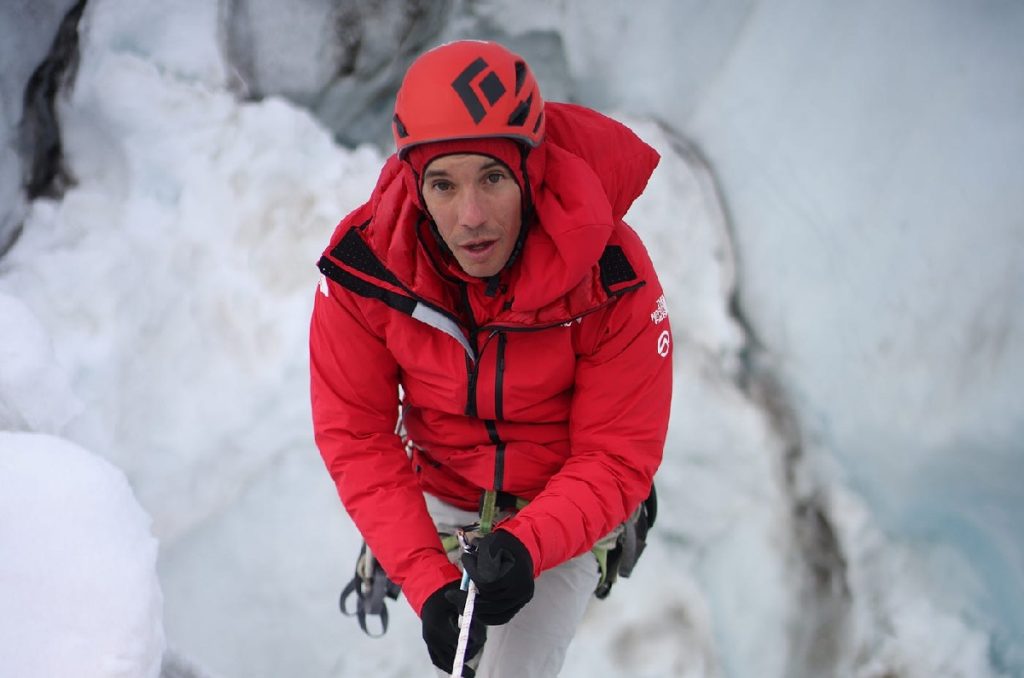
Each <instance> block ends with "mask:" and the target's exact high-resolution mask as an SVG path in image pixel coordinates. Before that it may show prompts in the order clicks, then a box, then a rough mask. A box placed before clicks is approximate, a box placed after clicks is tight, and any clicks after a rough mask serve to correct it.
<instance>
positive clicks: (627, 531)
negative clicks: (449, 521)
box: [339, 485, 658, 638]
mask: <svg viewBox="0 0 1024 678" xmlns="http://www.w3.org/2000/svg"><path fill="white" fill-rule="evenodd" d="M527 503H528V502H526V501H525V500H523V499H518V498H516V497H514V496H513V495H511V494H508V493H505V492H495V491H490V490H489V491H487V492H485V493H484V495H483V498H482V499H481V503H480V522H479V523H476V524H474V525H467V526H465V527H463V528H461V529H459V530H457V531H456V534H439V535H438V536H439V537H441V546H442V548H444V550H445V552H447V553H454V552H456V550H457V549H459V548H460V547H461V548H462V549H463V550H466V549H467V548H472V544H473V542H474V541H475V540H476V539H479V538H480V537H481V536H483V535H484V534H487V533H488V532H490V531H491V530H492V529H493V527H494V523H495V522H497V521H499V520H500V519H501V518H503V517H504V516H505V515H508V514H509V513H511V512H514V511H517V510H519V509H522V508H523V507H524V506H526V504H527ZM657 515H658V495H657V492H656V491H655V489H654V486H653V485H652V486H651V493H650V495H649V496H648V497H647V499H645V500H644V501H643V502H642V503H641V504H640V506H638V507H637V509H636V510H635V511H634V512H633V514H632V515H631V516H630V517H629V518H628V519H627V520H626V522H624V523H622V524H621V525H619V527H617V528H616V529H615V530H613V531H612V532H611V533H609V534H608V535H607V536H606V537H604V538H603V539H601V540H600V541H599V542H597V544H595V545H594V548H593V549H592V550H593V553H594V556H595V557H596V558H597V563H598V566H599V567H600V570H601V577H600V579H599V580H598V584H597V587H596V588H595V589H594V596H596V597H597V598H598V599H599V600H604V599H605V598H607V597H608V594H609V593H611V590H612V586H613V585H614V584H615V582H616V581H618V578H619V577H627V578H628V577H629V576H630V575H632V574H633V569H634V568H635V567H636V564H637V561H638V560H639V559H640V556H641V555H642V554H643V552H644V549H645V548H646V547H647V533H648V531H649V530H650V529H651V527H653V526H654V521H655V519H656V518H657ZM467 580H468V576H467V575H466V574H465V572H463V580H462V581H463V586H464V587H465V588H463V590H465V591H470V590H472V591H473V592H474V596H473V597H475V588H476V587H475V585H474V584H473V583H472V581H467ZM400 592H401V587H399V586H398V584H396V583H394V582H393V581H391V580H390V579H388V576H387V573H386V572H385V571H384V568H383V567H381V565H380V563H379V562H378V561H377V559H376V558H374V556H373V553H371V552H370V549H369V548H368V547H367V545H366V542H363V546H362V549H361V550H360V551H359V559H358V560H357V561H356V573H355V576H354V577H353V578H352V581H350V582H349V583H348V585H347V586H346V587H345V589H344V590H343V591H342V592H341V599H340V600H339V607H340V608H341V612H342V614H344V615H345V616H348V617H352V616H354V617H356V619H357V620H358V621H359V627H360V628H361V629H362V630H363V632H364V633H366V634H367V635H368V636H370V637H373V638H379V637H380V636H383V635H384V633H385V632H386V631H387V630H388V610H387V606H385V604H384V602H385V598H391V599H392V600H397V599H398V594H399V593H400ZM353 595H354V596H355V597H356V602H355V609H354V610H350V609H349V606H348V599H349V598H350V597H351V596H353ZM470 599H471V598H470V596H467V605H466V606H467V610H468V615H469V616H470V617H471V616H472V607H470V604H469V600H470ZM466 614H467V613H465V612H464V616H466ZM369 616H378V617H380V632H379V633H374V632H372V631H370V630H369V625H368V624H367V621H366V620H367V617H369ZM462 630H463V629H462V626H461V622H460V636H461V635H462V633H461V631H462ZM464 631H465V633H466V634H467V635H468V631H469V626H468V623H467V624H466V626H465V629H464Z"/></svg>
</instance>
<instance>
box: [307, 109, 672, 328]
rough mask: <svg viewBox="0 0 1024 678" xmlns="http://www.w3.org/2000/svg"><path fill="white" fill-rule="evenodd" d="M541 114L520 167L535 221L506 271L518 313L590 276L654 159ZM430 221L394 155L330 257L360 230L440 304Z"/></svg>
mask: <svg viewBox="0 0 1024 678" xmlns="http://www.w3.org/2000/svg"><path fill="white" fill-rule="evenodd" d="M545 116H546V118H547V122H546V124H547V135H546V138H545V140H544V142H543V143H541V144H540V146H538V147H537V148H535V149H533V150H532V151H531V152H530V154H529V155H528V156H527V160H526V167H525V174H526V176H527V181H528V183H529V186H530V191H531V193H532V198H533V205H534V210H535V216H534V218H533V220H532V223H528V224H524V228H526V229H528V232H527V235H526V239H525V241H524V245H523V248H522V251H521V252H520V254H519V256H518V259H517V260H516V261H515V263H514V265H513V266H512V267H511V268H510V269H509V270H508V271H506V272H505V273H504V274H503V276H504V277H503V282H504V283H505V285H506V286H507V289H508V295H509V296H510V297H511V303H510V305H509V309H510V310H511V311H514V312H517V313H529V312H532V311H535V310H537V309H540V308H543V307H544V306H547V305H548V304H551V303H552V302H554V301H556V300H558V299H560V298H561V297H563V296H565V295H566V294H567V293H569V292H570V291H572V290H574V289H575V288H577V287H579V286H580V284H581V283H583V282H584V280H586V279H588V277H590V274H591V273H592V271H593V269H594V267H595V266H596V265H597V262H598V260H599V258H600V257H601V254H602V252H603V251H604V248H605V246H606V245H607V244H608V241H609V239H610V238H611V237H612V233H613V231H614V230H615V229H616V228H617V227H618V225H619V224H620V223H621V221H622V217H623V216H624V215H625V214H626V212H627V211H628V210H629V207H630V206H631V205H632V204H633V201H634V200H636V198H637V197H638V196H639V195H640V194H641V193H642V192H643V190H644V187H645V186H646V185H647V181H648V180H649V179H650V176H651V174H652V173H653V172H654V169H655V167H657V164H658V161H659V159H660V158H659V156H658V153H657V152H656V151H655V150H654V149H653V148H651V147H650V146H649V145H647V144H646V143H644V142H643V141H641V140H640V138H639V137H637V136H636V134H634V133H633V131H632V130H630V129H629V128H628V127H626V126H625V125H623V124H621V123H619V122H617V121H615V120H612V119H611V118H608V117H606V116H604V115H601V114H600V113H597V112H596V111H593V110H590V109H588V108H584V107H582V106H576V105H572V104H560V103H552V102H549V103H547V105H546V106H545ZM428 219H429V217H428V216H427V215H426V214H425V213H424V212H423V210H422V209H421V208H420V206H419V199H418V186H417V183H416V178H415V175H414V172H413V170H412V168H411V166H410V165H409V164H408V163H407V162H403V161H401V160H399V159H398V157H397V156H396V155H392V156H391V157H390V158H388V160H387V161H386V162H385V164H384V167H383V169H382V170H381V173H380V176H379V177H378V180H377V185H376V187H375V188H374V190H373V194H372V195H371V197H370V200H369V201H368V202H367V203H366V204H364V205H362V206H361V207H359V208H357V209H356V210H355V211H353V212H352V213H351V214H349V215H348V216H347V217H345V219H343V220H342V222H341V223H340V224H339V225H338V228H337V229H336V230H335V233H334V236H333V237H332V239H331V245H330V246H329V247H328V248H327V252H328V253H329V252H330V250H331V249H332V248H333V247H334V245H335V244H337V242H338V241H339V240H340V239H341V237H342V236H343V235H344V234H345V233H346V232H347V231H348V230H349V229H350V228H352V227H359V228H360V229H361V231H362V236H363V238H364V240H366V242H367V244H368V245H369V246H370V248H371V249H372V250H373V251H374V253H375V254H376V255H377V256H378V258H379V259H380V260H381V262H382V263H383V264H384V266H385V267H387V268H388V269H389V270H390V271H392V272H393V273H394V274H395V275H396V276H397V277H398V278H399V279H400V280H401V281H402V282H403V284H404V285H406V286H407V287H408V288H410V289H411V290H413V291H414V292H416V293H418V294H421V295H423V296H424V297H425V298H427V299H429V300H432V301H434V300H438V299H441V298H443V296H444V295H443V293H442V292H441V291H439V289H438V287H439V286H441V285H442V283H441V282H440V281H439V278H438V269H437V267H436V255H437V244H436V242H433V238H432V237H431V235H430V233H431V232H430V224H429V222H428ZM431 250H433V254H432V253H431ZM460 277H462V278H463V279H469V278H468V276H464V275H463V276H460ZM471 281H472V282H474V283H479V284H481V285H483V284H484V280H483V279H477V278H473V279H471Z"/></svg>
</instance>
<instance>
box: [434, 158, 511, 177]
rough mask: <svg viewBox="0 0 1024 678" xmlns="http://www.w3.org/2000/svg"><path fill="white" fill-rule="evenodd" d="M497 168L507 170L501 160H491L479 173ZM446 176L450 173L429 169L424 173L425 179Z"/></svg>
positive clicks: (478, 170) (478, 169)
mask: <svg viewBox="0 0 1024 678" xmlns="http://www.w3.org/2000/svg"><path fill="white" fill-rule="evenodd" d="M495 168H497V169H506V167H505V163H503V162H501V161H500V160H490V161H488V162H485V163H484V164H483V165H481V166H480V167H479V168H477V172H487V171H489V170H492V169H495ZM446 176H448V171H447V170H444V169H428V170H427V171H426V172H424V173H423V178H424V179H433V178H435V177H446Z"/></svg>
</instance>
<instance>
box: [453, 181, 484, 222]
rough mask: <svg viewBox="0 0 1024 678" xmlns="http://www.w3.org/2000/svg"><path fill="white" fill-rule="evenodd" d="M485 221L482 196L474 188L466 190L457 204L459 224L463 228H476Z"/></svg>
mask: <svg viewBox="0 0 1024 678" xmlns="http://www.w3.org/2000/svg"><path fill="white" fill-rule="evenodd" d="M485 221H487V213H486V211H485V210H484V205H483V200H482V196H481V195H480V194H479V192H478V191H477V190H476V188H470V189H468V190H466V191H465V192H464V193H463V195H462V202H461V203H460V204H459V225H460V226H464V227H465V228H477V227H479V226H483V224H484V222H485Z"/></svg>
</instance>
